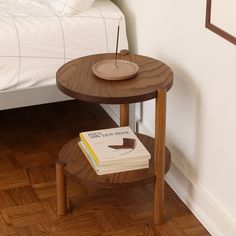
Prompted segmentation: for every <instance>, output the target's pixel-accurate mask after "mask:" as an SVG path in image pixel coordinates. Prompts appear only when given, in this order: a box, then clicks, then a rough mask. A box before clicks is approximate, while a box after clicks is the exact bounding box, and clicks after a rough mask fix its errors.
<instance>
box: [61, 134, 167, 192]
mask: <svg viewBox="0 0 236 236" xmlns="http://www.w3.org/2000/svg"><path fill="white" fill-rule="evenodd" d="M137 136H138V138H139V139H140V141H141V142H142V143H143V144H144V146H145V147H146V148H147V150H148V151H149V152H150V153H151V156H152V158H151V160H150V165H149V168H148V169H142V170H134V171H126V172H120V173H115V174H107V175H100V176H99V175H97V174H96V173H95V171H94V170H93V168H92V167H91V165H90V164H89V162H88V161H87V159H86V157H85V156H84V154H83V152H82V151H81V150H80V148H79V146H78V142H79V138H76V139H73V140H72V141H70V142H69V143H67V144H66V145H65V146H64V147H63V148H62V149H61V151H60V154H59V160H60V162H61V163H64V164H65V168H64V174H65V175H67V176H70V177H71V178H73V179H74V180H75V181H78V182H80V183H84V184H89V185H96V187H101V188H120V187H130V186H139V185H143V184H148V183H151V182H153V181H154V180H155V174H154V158H153V157H154V154H153V153H154V139H153V138H151V137H149V136H146V135H143V134H137ZM170 161H171V154H170V152H169V150H168V148H166V151H165V173H167V172H168V170H169V168H170Z"/></svg>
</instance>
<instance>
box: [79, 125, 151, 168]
mask: <svg viewBox="0 0 236 236" xmlns="http://www.w3.org/2000/svg"><path fill="white" fill-rule="evenodd" d="M80 138H81V141H82V143H83V144H84V146H85V147H86V148H87V150H88V152H89V154H90V155H91V157H92V158H93V160H94V161H95V163H96V165H97V166H106V165H114V164H115V163H116V164H124V163H126V164H128V163H131V164H132V163H135V162H140V161H143V160H146V161H148V160H149V159H150V158H151V155H150V153H149V152H148V151H147V149H146V148H145V147H144V145H143V144H142V143H141V142H140V140H139V139H138V137H137V136H136V135H135V134H134V132H133V131H132V130H131V128H130V127H128V126H127V127H119V128H113V129H103V130H96V131H88V132H83V133H80Z"/></svg>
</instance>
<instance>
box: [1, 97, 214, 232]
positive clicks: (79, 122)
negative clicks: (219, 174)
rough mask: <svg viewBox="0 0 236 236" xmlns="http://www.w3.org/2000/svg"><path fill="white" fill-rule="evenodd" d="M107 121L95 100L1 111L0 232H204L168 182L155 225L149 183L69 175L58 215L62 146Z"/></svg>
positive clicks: (105, 125)
mask: <svg viewBox="0 0 236 236" xmlns="http://www.w3.org/2000/svg"><path fill="white" fill-rule="evenodd" d="M109 127H115V124H114V122H113V121H112V120H111V119H110V118H109V117H108V115H106V113H105V112H104V111H103V110H102V109H101V108H100V107H99V106H97V105H92V104H86V103H81V102H78V101H69V102H61V103H55V104H49V105H40V106H35V107H29V108H21V109H14V110H6V111H0V236H16V235H18V236H44V235H45V236H46V235H52V236H64V235H66V236H95V235H96V236H144V235H147V236H153V235H157V236H167V235H170V236H175V235H177V236H179V235H181V236H182V235H188V236H206V235H209V233H208V232H207V231H206V230H205V229H204V228H203V226H202V225H201V224H200V223H199V222H198V220H197V219H196V218H195V217H194V216H193V215H192V214H191V212H190V211H189V210H188V209H187V208H186V206H185V205H184V204H183V203H182V202H181V200H180V199H179V198H178V197H177V196H176V195H175V193H174V192H173V191H172V190H171V188H170V187H169V186H168V185H166V189H165V191H166V195H165V218H166V223H165V224H163V225H162V226H160V227H156V226H153V225H152V212H153V211H152V208H153V198H152V197H153V194H152V191H153V190H152V186H151V185H147V186H143V187H139V188H133V189H124V190H120V191H118V190H117V191H115V190H101V189H100V190H96V189H91V188H86V186H81V185H79V184H77V183H74V182H72V181H70V180H68V182H67V185H68V196H69V206H70V213H69V214H68V215H66V216H65V217H58V216H57V215H56V191H55V171H54V162H55V160H56V159H57V157H58V152H59V150H60V148H61V147H62V146H63V145H64V144H65V143H66V142H68V141H69V140H71V139H72V138H75V137H77V136H78V134H79V132H80V131H85V130H92V129H99V128H109Z"/></svg>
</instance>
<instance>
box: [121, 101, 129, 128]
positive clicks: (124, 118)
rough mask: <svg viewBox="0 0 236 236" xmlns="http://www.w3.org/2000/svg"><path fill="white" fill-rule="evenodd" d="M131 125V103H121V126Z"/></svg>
mask: <svg viewBox="0 0 236 236" xmlns="http://www.w3.org/2000/svg"><path fill="white" fill-rule="evenodd" d="M124 126H129V104H120V127H124Z"/></svg>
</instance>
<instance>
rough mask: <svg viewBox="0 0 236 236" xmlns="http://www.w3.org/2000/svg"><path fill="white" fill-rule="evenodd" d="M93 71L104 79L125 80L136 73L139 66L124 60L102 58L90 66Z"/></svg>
mask: <svg viewBox="0 0 236 236" xmlns="http://www.w3.org/2000/svg"><path fill="white" fill-rule="evenodd" d="M92 70H93V73H94V74H95V75H96V76H97V77H99V78H101V79H104V80H126V79H130V78H133V77H135V76H136V75H137V74H138V71H139V66H138V65H137V64H136V63H134V62H131V61H126V60H117V61H115V59H111V60H102V61H99V62H97V63H96V64H94V65H93V67H92Z"/></svg>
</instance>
